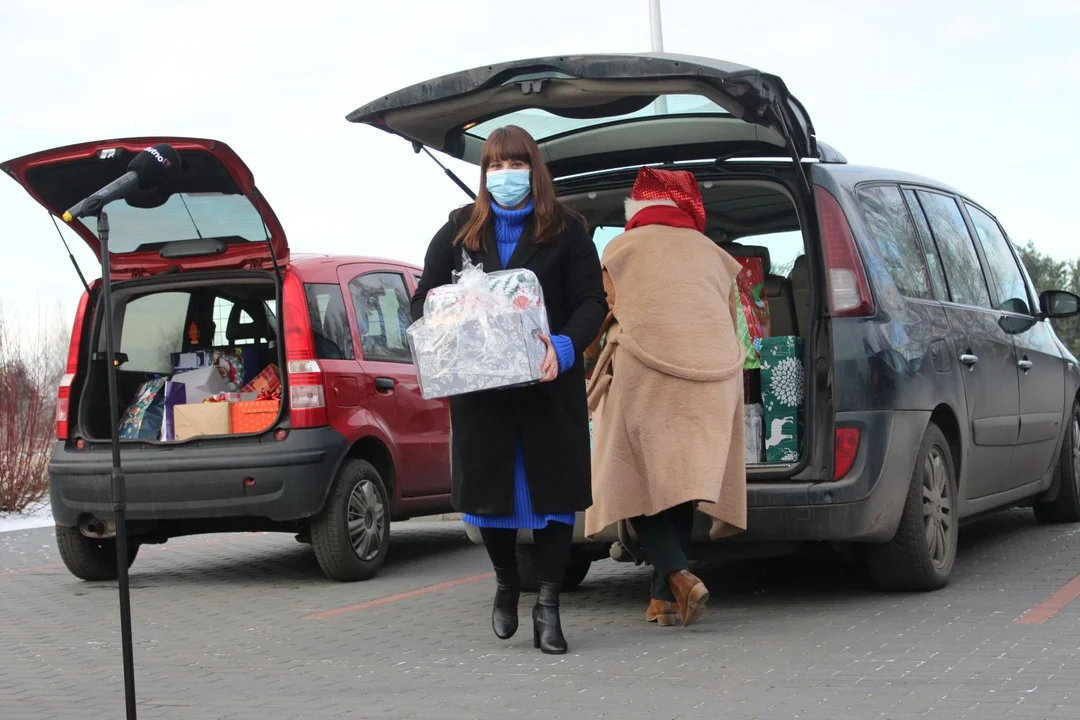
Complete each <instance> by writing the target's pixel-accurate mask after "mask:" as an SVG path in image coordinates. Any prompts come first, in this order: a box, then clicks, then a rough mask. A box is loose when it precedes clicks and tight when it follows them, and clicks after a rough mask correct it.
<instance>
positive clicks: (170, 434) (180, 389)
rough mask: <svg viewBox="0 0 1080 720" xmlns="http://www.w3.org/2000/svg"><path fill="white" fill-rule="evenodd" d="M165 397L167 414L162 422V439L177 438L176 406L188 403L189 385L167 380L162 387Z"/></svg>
mask: <svg viewBox="0 0 1080 720" xmlns="http://www.w3.org/2000/svg"><path fill="white" fill-rule="evenodd" d="M162 394H163V395H164V397H165V414H164V417H163V418H162V422H161V439H162V440H175V439H176V406H177V405H184V404H185V403H187V386H186V385H184V384H183V383H178V382H166V383H165V387H164V388H163V389H162Z"/></svg>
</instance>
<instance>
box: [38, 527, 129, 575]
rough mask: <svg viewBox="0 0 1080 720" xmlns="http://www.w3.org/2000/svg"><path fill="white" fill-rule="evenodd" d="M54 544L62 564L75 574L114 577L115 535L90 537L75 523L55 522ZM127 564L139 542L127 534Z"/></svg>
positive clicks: (115, 573)
mask: <svg viewBox="0 0 1080 720" xmlns="http://www.w3.org/2000/svg"><path fill="white" fill-rule="evenodd" d="M56 547H57V549H58V550H59V551H60V559H61V560H63V561H64V566H65V567H66V568H67V569H68V572H70V573H71V574H72V575H74V576H75V577H77V578H79V579H80V580H86V581H88V582H102V581H106V580H115V579H116V578H117V572H116V539H115V538H92V537H87V536H86V535H83V534H82V532H81V531H80V530H79V528H77V527H61V526H60V525H57V526H56ZM127 554H128V567H129V568H130V567H131V564H132V563H133V562H135V556H136V555H138V554H139V545H138V544H137V543H134V542H132V541H131V538H128V551H127Z"/></svg>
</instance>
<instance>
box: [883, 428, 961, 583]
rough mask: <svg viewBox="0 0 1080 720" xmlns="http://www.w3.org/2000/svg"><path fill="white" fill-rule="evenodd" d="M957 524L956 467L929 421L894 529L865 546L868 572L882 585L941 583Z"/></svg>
mask: <svg viewBox="0 0 1080 720" xmlns="http://www.w3.org/2000/svg"><path fill="white" fill-rule="evenodd" d="M959 529H960V528H959V524H958V522H957V515H956V470H955V468H954V467H953V457H952V452H951V449H950V447H949V441H948V440H946V439H945V435H944V434H943V433H942V432H941V429H940V428H939V427H938V426H937V425H935V424H933V423H930V425H929V427H927V428H926V432H925V433H924V434H923V441H922V445H921V446H920V447H919V454H918V461H917V462H916V463H915V471H914V473H913V474H912V477H911V482H910V483H909V486H908V493H907V499H906V501H905V502H904V512H903V515H901V517H900V527H898V528H897V530H896V535H895V536H894V537H893V539H892V540H890V541H889V542H887V543H885V544H883V545H867V546H866V548H865V553H866V560H867V564H868V565H869V568H870V573H871V574H872V575H873V577H874V580H875V581H876V582H877V584H878V585H879V586H880V587H882V588H884V589H886V590H908V591H926V590H938V589H940V588H943V587H945V585H946V584H947V583H948V582H949V577H950V576H951V575H952V570H953V565H954V564H955V562H956V541H957V537H958V534H959Z"/></svg>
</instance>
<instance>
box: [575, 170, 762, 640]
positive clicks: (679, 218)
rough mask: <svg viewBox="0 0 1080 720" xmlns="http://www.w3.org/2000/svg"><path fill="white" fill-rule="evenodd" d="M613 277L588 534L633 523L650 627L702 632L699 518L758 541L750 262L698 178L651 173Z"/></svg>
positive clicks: (596, 358) (595, 377) (600, 354)
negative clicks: (745, 308) (749, 370)
mask: <svg viewBox="0 0 1080 720" xmlns="http://www.w3.org/2000/svg"><path fill="white" fill-rule="evenodd" d="M626 215H627V220H628V222H627V225H626V232H624V233H622V234H621V235H619V236H618V237H616V238H615V239H613V240H612V241H611V242H610V243H609V244H608V246H607V247H606V248H605V250H604V253H603V258H602V260H601V264H602V265H603V268H604V283H605V288H606V290H607V292H608V307H609V313H608V317H607V319H606V320H605V322H604V326H603V328H602V330H601V333H602V334H601V336H600V337H599V338H598V339H597V341H596V342H595V343H594V344H593V346H592V347H590V349H589V352H588V353H587V357H589V358H590V359H592V360H593V362H595V366H594V369H593V373H592V377H591V380H590V383H589V394H588V397H589V407H590V409H591V410H592V413H593V425H594V442H595V446H594V449H593V454H592V482H593V505H592V507H591V508H589V509H588V510H587V511H586V515H585V534H586V535H587V536H592V535H595V534H596V533H598V532H600V531H601V530H603V529H604V528H606V527H608V526H610V525H612V524H613V523H616V522H619V521H621V520H629V522H630V524H631V526H632V527H633V529H634V532H635V534H636V535H637V537H638V540H639V542H640V543H641V545H642V547H643V548H644V550H645V553H646V555H647V556H648V559H649V561H650V562H651V563H652V566H653V582H652V598H651V601H650V603H649V608H648V610H647V612H646V620H649V621H654V622H657V623H658V624H660V625H671V624H675V623H676V622H678V621H680V620H681V622H682V624H683V625H689V624H690V623H692V622H694V621H696V620H697V619H699V618H700V617H701V615H702V613H703V612H704V610H705V603H706V602H707V601H708V598H709V591H708V589H707V588H706V587H705V584H704V583H702V581H701V580H700V579H699V578H697V577H695V576H694V575H693V574H691V573H690V571H689V556H690V541H691V531H692V529H693V525H694V516H695V507H696V509H698V510H700V511H702V512H703V513H705V514H706V515H708V516H710V517H711V519H712V528H711V536H712V537H713V538H718V537H722V536H726V535H729V534H732V533H733V532H738V531H740V530H744V529H746V462H745V445H744V437H743V436H744V426H743V386H742V384H743V381H742V366H743V357H744V351H743V348H742V345H741V344H740V342H739V340H738V338H737V336H736V332H735V317H736V316H735V312H737V307H736V305H735V293H736V292H737V290H736V285H735V278H736V276H737V275H738V273H739V270H740V269H741V266H740V265H739V263H738V261H736V260H735V259H734V258H732V257H731V256H730V255H728V254H727V253H726V252H724V251H723V250H721V249H720V248H719V247H718V246H717V245H716V244H715V243H714V242H712V241H711V240H710V239H709V238H707V237H706V236H705V235H704V234H702V231H703V230H704V229H705V208H704V202H703V200H702V197H701V191H700V190H699V189H698V185H697V181H696V179H695V178H694V176H693V174H691V173H689V172H683V171H667V170H657V169H653V168H642V170H641V171H640V172H639V174H638V177H637V181H636V182H635V184H634V188H633V191H632V192H631V196H630V199H629V200H627V202H626Z"/></svg>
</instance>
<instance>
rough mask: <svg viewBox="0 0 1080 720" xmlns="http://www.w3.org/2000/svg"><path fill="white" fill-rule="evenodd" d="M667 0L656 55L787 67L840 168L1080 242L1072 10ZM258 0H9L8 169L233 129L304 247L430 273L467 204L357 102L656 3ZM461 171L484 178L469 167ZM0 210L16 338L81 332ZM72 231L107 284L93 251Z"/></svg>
mask: <svg viewBox="0 0 1080 720" xmlns="http://www.w3.org/2000/svg"><path fill="white" fill-rule="evenodd" d="M662 4H663V28H664V42H665V49H666V50H667V51H669V52H678V53H687V54H693V55H705V56H711V57H716V58H721V59H724V60H729V61H733V62H738V63H742V64H745V65H750V66H754V67H757V68H760V69H762V70H765V71H768V72H771V73H775V74H777V75H780V76H781V77H783V78H784V79H785V81H786V82H787V84H788V87H789V88H790V89H791V91H792V92H793V93H794V94H795V95H796V96H797V97H799V98H800V99H801V100H802V101H803V103H804V104H805V105H806V107H807V109H808V111H809V112H810V115H811V117H812V118H813V121H814V124H815V126H816V128H817V131H818V135H819V137H820V138H821V139H822V140H824V141H826V142H828V143H829V144H831V145H833V146H834V147H836V148H838V149H839V150H840V151H841V152H843V153H844V154H845V155H846V156H847V158H848V160H849V161H851V162H853V163H860V164H870V165H879V166H888V167H896V168H900V169H903V170H907V171H911V172H915V173H919V174H922V175H927V176H930V177H933V178H937V179H939V180H942V181H944V182H947V183H949V184H951V185H953V186H955V187H957V188H959V189H960V190H962V191H963V192H965V193H967V194H969V195H971V196H972V197H973V198H975V199H976V200H977V201H979V202H980V203H982V204H984V205H986V206H987V207H989V208H990V210H992V211H993V212H994V213H995V214H996V215H997V216H998V217H999V219H1000V220H1001V221H1002V223H1003V224H1004V225H1005V227H1006V230H1007V231H1008V232H1009V233H1010V234H1011V235H1012V237H1013V238H1014V240H1016V241H1018V242H1026V241H1027V240H1029V239H1030V240H1033V241H1034V242H1035V243H1036V245H1037V246H1038V247H1039V248H1041V249H1042V250H1044V251H1046V252H1049V253H1051V254H1053V255H1055V256H1058V257H1061V258H1070V257H1075V256H1078V255H1080V245H1078V243H1077V240H1078V239H1080V222H1077V220H1076V212H1077V207H1078V206H1080V203H1078V201H1077V197H1076V193H1077V192H1078V191H1080V182H1078V181H1077V179H1076V178H1077V170H1078V169H1080V149H1078V147H1077V142H1078V141H1077V138H1078V132H1077V127H1078V125H1077V118H1078V117H1080V0H981V1H978V0H932V1H927V0H907V1H906V2H904V3H885V2H868V1H867V0H861V1H849V0H815V1H814V2H810V1H809V0H772V1H771V2H768V3H757V2H755V3H749V2H728V1H726V0H719V1H714V2H704V1H703V0H663V3H662ZM269 7H270V5H269V4H268V3H265V2H254V1H253V0H252V1H249V2H234V1H231V0H214V1H213V2H208V1H205V0H185V2H182V3H150V2H138V1H136V0H127V1H121V0H97V1H96V2H89V3H88V2H83V1H82V0H77V1H76V0H51V1H50V2H41V1H40V0H4V1H3V3H2V4H0V68H2V69H0V103H2V104H0V108H2V110H0V159H8V158H12V157H16V156H19V155H23V154H25V153H29V152H33V151H37V150H41V149H44V148H48V147H53V146H57V145H64V144H68V143H74V142H81V141H87V140H98V139H103V138H111V137H124V136H137V135H159V134H160V135H185V136H194V137H209V138H214V139H218V140H223V141H225V142H227V143H228V144H230V145H231V146H232V147H233V148H234V149H235V150H236V151H237V152H238V153H239V154H240V155H241V157H243V158H244V159H245V161H246V162H247V164H248V165H249V166H250V167H251V168H252V170H253V172H254V173H255V178H256V183H257V184H258V185H259V186H260V188H261V189H262V191H263V193H264V194H265V195H266V197H267V198H268V199H269V201H270V203H271V204H272V205H273V207H274V209H275V211H276V212H277V214H278V216H279V218H280V219H281V221H282V223H283V225H284V227H285V230H286V233H287V235H288V237H289V241H290V245H291V247H292V249H293V250H294V251H318V252H329V253H349V254H373V255H379V256H384V257H392V258H399V259H403V260H408V261H412V262H417V263H419V262H420V261H421V260H422V259H423V253H424V249H425V248H426V246H427V243H428V241H429V240H430V238H431V236H432V234H433V233H434V232H435V230H437V229H438V227H439V225H440V224H441V223H442V222H443V221H444V220H445V219H446V215H447V213H448V212H449V211H450V210H451V209H452V208H453V207H455V206H457V205H459V204H461V203H462V202H463V201H464V200H465V196H464V195H463V194H462V193H461V191H460V190H459V189H458V188H456V187H455V186H453V185H452V184H451V183H450V182H449V180H448V179H447V178H446V177H445V176H444V175H443V174H442V173H441V171H439V169H438V168H437V167H436V166H435V165H434V164H433V163H432V162H431V160H430V159H428V158H427V157H425V156H422V155H414V154H413V153H412V151H411V149H410V147H409V146H408V144H406V143H405V142H404V141H403V140H400V139H398V138H396V137H395V136H392V135H388V134H385V133H382V132H380V131H377V130H374V129H372V128H370V127H367V126H361V125H354V124H351V123H347V122H346V121H345V119H344V118H345V115H346V113H348V112H349V111H351V110H353V109H354V108H356V107H358V106H359V105H361V104H364V103H366V102H367V101H369V100H372V99H374V98H376V97H378V96H379V95H381V94H384V93H386V92H388V91H392V90H395V89H397V88H399V87H402V86H405V85H408V84H411V83H414V82H418V81H421V80H425V79H428V78H431V77H434V76H437V75H441V74H444V73H447V72H452V71H455V70H462V69H467V68H470V67H473V66H479V65H484V64H488V63H492V62H499V61H505V60H511V59H518V58H525V57H531V56H542V55H554V54H562V53H595V52H601V53H602V52H640V51H647V50H648V49H649V42H650V36H649V15H648V2H647V0H544V2H507V1H505V0H504V1H503V2H488V1H486V0H473V1H472V2H466V3H448V2H444V1H442V0H439V1H435V0H427V1H423V2H421V1H410V0H401V1H399V2H369V1H367V0H351V1H346V0H338V1H336V2H331V1H329V0H305V1H304V2H296V3H282V4H281V5H280V7H282V8H283V9H282V10H280V11H274V10H270V9H269ZM452 167H454V168H455V169H457V170H458V172H459V174H461V175H462V177H463V178H464V179H465V180H466V182H468V183H469V184H470V185H472V186H473V187H475V185H476V181H477V176H478V173H477V171H476V170H475V169H472V168H470V167H468V166H463V165H461V164H456V163H455V164H452ZM0 223H2V225H0V227H2V230H0V242H2V243H3V248H4V251H5V253H4V258H3V262H0V302H2V304H3V308H4V311H5V314H6V315H7V316H8V317H9V318H11V317H13V316H14V317H16V318H19V319H20V322H22V323H23V329H24V330H28V329H31V328H32V327H33V325H34V323H35V322H36V320H35V318H37V317H38V315H37V313H38V310H39V308H40V310H41V311H42V312H43V313H44V312H46V311H47V312H48V313H49V314H50V315H55V314H56V312H57V311H59V312H60V313H61V314H62V316H63V321H64V322H65V323H68V322H70V317H71V316H72V314H73V313H74V309H75V305H76V303H77V302H78V298H79V295H80V293H81V288H80V286H79V283H78V280H77V278H76V276H75V273H74V271H73V270H72V269H71V267H70V265H69V261H68V260H67V256H66V254H65V253H64V251H63V247H62V245H61V244H60V240H59V238H58V237H57V235H56V230H55V229H54V228H53V226H52V223H51V222H50V221H49V219H48V217H47V215H46V213H45V212H44V210H42V209H41V208H40V207H39V206H38V205H37V204H36V203H35V202H34V201H33V200H31V199H30V197H29V196H28V195H26V194H25V192H24V191H23V190H22V189H21V188H20V187H18V186H17V185H16V184H15V183H14V182H12V181H11V180H10V179H8V178H0ZM65 232H66V231H65ZM69 238H70V240H69V242H72V244H73V249H74V250H75V255H76V258H77V259H78V261H79V262H80V264H81V265H82V267H83V269H84V272H86V274H87V276H88V277H97V276H98V275H99V274H100V273H99V272H98V271H96V270H95V259H94V257H93V255H92V254H91V253H90V252H89V250H88V249H87V248H86V247H85V245H83V244H82V242H81V241H80V240H79V239H78V238H77V237H76V236H74V235H69ZM58 307H59V310H57V308H58Z"/></svg>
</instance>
